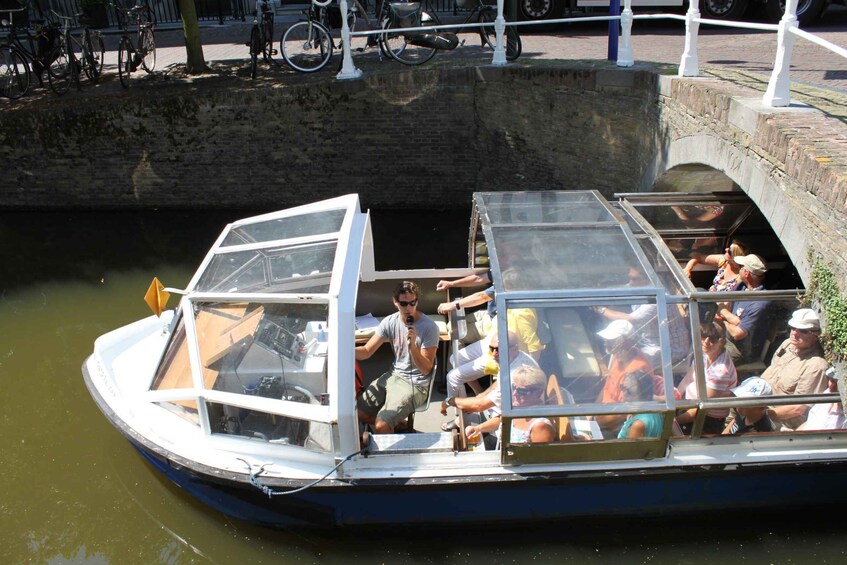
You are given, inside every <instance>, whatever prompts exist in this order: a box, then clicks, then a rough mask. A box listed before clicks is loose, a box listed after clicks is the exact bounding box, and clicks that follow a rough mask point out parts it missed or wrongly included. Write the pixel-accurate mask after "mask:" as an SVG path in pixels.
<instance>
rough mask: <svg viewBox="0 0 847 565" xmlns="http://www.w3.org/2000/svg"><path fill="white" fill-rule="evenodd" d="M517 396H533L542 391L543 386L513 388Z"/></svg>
mask: <svg viewBox="0 0 847 565" xmlns="http://www.w3.org/2000/svg"><path fill="white" fill-rule="evenodd" d="M512 391H513V392H514V393H515V396H531V395H533V394H538V393H540V392H541V388H540V387H537V386H527V387H515V388H514V389H512Z"/></svg>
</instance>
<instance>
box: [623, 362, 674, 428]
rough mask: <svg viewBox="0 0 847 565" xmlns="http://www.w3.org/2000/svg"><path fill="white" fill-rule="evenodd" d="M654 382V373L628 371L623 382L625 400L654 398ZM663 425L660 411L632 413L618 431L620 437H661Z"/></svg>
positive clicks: (634, 400)
mask: <svg viewBox="0 0 847 565" xmlns="http://www.w3.org/2000/svg"><path fill="white" fill-rule="evenodd" d="M653 383H654V381H653V375H651V374H649V373H645V372H643V371H633V372H631V373H627V374H626V375H624V378H623V381H622V382H621V394H622V395H623V401H624V402H646V401H649V400H653V388H654V386H653ZM663 426H664V416H662V414H660V413H658V412H645V413H643V414H634V415H630V416H628V417H627V418H626V420H625V421H624V423H623V426H622V427H621V430H620V432H618V439H634V438H640V437H660V436H661V435H662V427H663Z"/></svg>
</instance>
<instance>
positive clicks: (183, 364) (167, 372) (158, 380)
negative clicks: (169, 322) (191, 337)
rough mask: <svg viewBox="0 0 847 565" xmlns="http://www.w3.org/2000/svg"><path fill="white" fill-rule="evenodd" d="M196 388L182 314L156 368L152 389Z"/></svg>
mask: <svg viewBox="0 0 847 565" xmlns="http://www.w3.org/2000/svg"><path fill="white" fill-rule="evenodd" d="M175 388H194V381H193V379H192V377H191V365H190V364H189V361H188V346H187V342H186V339H185V321H184V320H183V318H182V316H180V319H179V321H178V322H177V326H176V330H175V331H174V333H173V335H172V336H171V339H170V342H169V343H168V347H167V349H166V350H165V355H164V357H163V358H162V361H161V363H159V368H158V369H157V370H156V377H155V378H154V379H153V384H152V385H151V387H150V390H171V389H175Z"/></svg>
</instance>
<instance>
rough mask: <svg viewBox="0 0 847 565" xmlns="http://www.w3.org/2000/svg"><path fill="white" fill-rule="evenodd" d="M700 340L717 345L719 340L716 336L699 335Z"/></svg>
mask: <svg viewBox="0 0 847 565" xmlns="http://www.w3.org/2000/svg"><path fill="white" fill-rule="evenodd" d="M700 339H701V340H703V341H711V342H712V343H717V342H718V341H719V340H720V338H719V337H718V336H716V335H701V336H700Z"/></svg>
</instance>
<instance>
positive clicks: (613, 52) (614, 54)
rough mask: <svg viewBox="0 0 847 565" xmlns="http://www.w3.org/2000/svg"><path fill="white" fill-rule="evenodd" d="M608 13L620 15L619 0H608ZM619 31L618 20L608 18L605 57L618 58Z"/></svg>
mask: <svg viewBox="0 0 847 565" xmlns="http://www.w3.org/2000/svg"><path fill="white" fill-rule="evenodd" d="M609 15H610V16H620V15H621V0H611V2H609ZM619 31H620V20H609V50H608V52H607V54H606V59H608V60H609V61H616V60H617V58H618V32H619Z"/></svg>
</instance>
